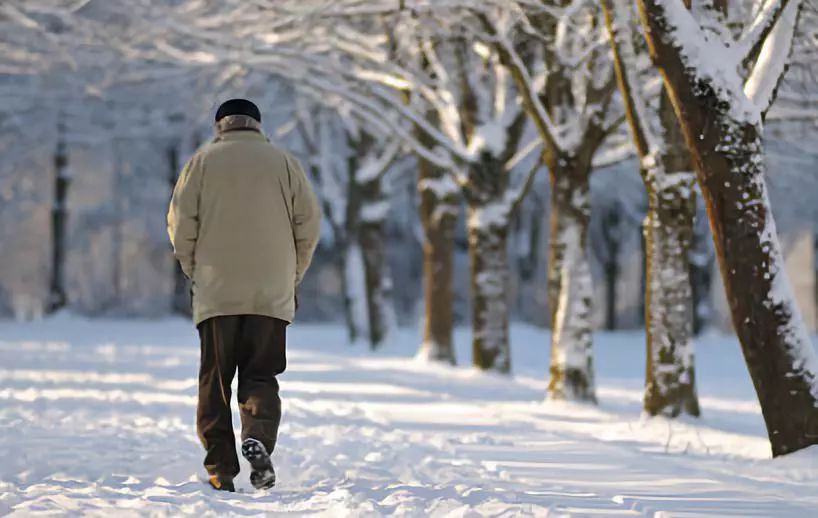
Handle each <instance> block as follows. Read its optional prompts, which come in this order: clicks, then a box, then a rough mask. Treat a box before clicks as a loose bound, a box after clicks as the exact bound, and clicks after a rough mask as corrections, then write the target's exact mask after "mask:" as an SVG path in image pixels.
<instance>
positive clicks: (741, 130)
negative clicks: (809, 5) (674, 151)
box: [638, 0, 818, 455]
mask: <svg viewBox="0 0 818 518" xmlns="http://www.w3.org/2000/svg"><path fill="white" fill-rule="evenodd" d="M638 5H639V10H640V15H641V20H642V25H643V26H644V30H645V35H646V38H647V41H648V45H649V48H650V53H651V56H652V58H653V60H654V62H655V63H656V66H657V67H658V68H659V69H660V70H661V72H662V77H663V80H664V84H665V86H666V87H667V90H668V94H669V96H670V100H671V101H672V104H673V108H674V110H675V112H676V115H677V117H678V118H679V122H680V123H681V127H682V130H683V133H684V136H685V140H686V142H687V146H688V148H689V149H690V152H691V153H692V155H693V162H694V165H695V166H696V172H697V174H698V180H699V184H700V186H701V190H702V194H703V195H704V198H705V201H706V204H707V208H708V214H709V217H710V223H711V228H712V230H713V238H714V240H715V243H716V250H717V253H718V258H719V265H720V266H721V271H722V277H723V280H724V285H725V290H726V292H727V299H728V302H729V305H730V310H731V313H732V317H733V324H734V326H735V328H736V332H737V333H738V336H739V340H740V342H741V346H742V351H743V353H744V358H745V360H746V362H747V366H748V369H749V371H750V375H751V377H752V378H753V383H754V385H755V388H756V392H757V394H758V397H759V401H760V403H761V409H762V413H763V415H764V419H765V422H766V424H767V431H768V434H769V437H770V442H771V445H772V452H773V455H782V454H785V453H789V452H791V451H795V450H798V449H801V448H804V447H806V446H809V445H811V444H815V443H816V441H818V380H816V377H818V358H816V354H815V351H814V350H813V347H812V343H811V342H810V339H809V336H808V333H807V330H806V327H805V325H804V322H803V320H802V317H801V315H800V313H799V310H798V308H797V306H796V305H795V301H794V298H793V296H792V292H791V288H790V285H789V281H788V280H787V277H786V273H785V270H784V265H783V259H782V253H781V246H780V244H779V241H778V237H777V233H776V226H775V222H774V220H773V216H772V212H771V211H770V204H769V198H768V195H767V186H766V182H765V180H764V174H765V170H766V165H765V161H764V156H763V150H764V146H763V142H762V136H763V120H764V116H765V114H766V113H767V111H768V110H769V108H770V106H771V105H772V103H773V100H774V99H775V96H776V92H777V90H778V86H779V84H780V82H781V78H782V77H783V75H784V73H785V72H786V69H787V63H788V62H789V55H790V52H791V49H792V43H793V37H794V34H795V31H796V27H797V23H798V15H799V11H800V8H801V2H800V1H798V0H794V1H793V0H777V1H771V2H766V3H765V4H764V5H763V8H762V9H760V10H758V12H757V13H755V16H753V19H752V20H751V21H750V22H749V23H747V24H744V25H743V27H741V30H740V31H739V34H738V37H737V38H734V37H733V35H732V33H731V31H730V28H729V27H727V25H726V23H725V17H724V16H723V15H722V14H721V12H720V10H719V9H718V8H717V6H715V5H714V4H713V3H711V2H701V3H697V5H696V9H695V10H692V11H691V10H689V9H688V6H686V5H685V3H684V2H683V1H682V0H639V1H638Z"/></svg>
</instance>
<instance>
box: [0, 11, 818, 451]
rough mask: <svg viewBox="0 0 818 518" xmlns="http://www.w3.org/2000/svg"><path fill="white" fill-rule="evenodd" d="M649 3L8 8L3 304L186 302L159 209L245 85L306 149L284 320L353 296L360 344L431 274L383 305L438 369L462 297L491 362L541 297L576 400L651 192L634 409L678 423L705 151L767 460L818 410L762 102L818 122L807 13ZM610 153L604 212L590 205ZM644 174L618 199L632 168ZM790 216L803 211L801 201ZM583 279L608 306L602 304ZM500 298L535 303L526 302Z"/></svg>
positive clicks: (699, 284)
mask: <svg viewBox="0 0 818 518" xmlns="http://www.w3.org/2000/svg"><path fill="white" fill-rule="evenodd" d="M640 5H641V8H642V9H641V15H642V25H643V26H644V28H643V29H641V30H640V29H639V26H638V24H637V19H636V17H635V16H632V13H631V11H632V10H633V6H631V5H629V4H628V3H627V2H618V1H615V0H606V2H603V3H602V4H599V3H596V2H591V1H589V0H572V1H569V0H560V1H552V0H541V1H540V0H518V1H511V0H490V1H477V0H453V1H446V2H429V1H426V0H406V1H402V2H394V1H386V0H384V1H371V2H360V1H357V0H339V1H332V2H330V1H324V0H311V1H307V2H304V1H299V2H296V1H291V0H281V1H276V2H221V1H216V0H204V1H196V2H193V1H187V0H182V1H178V2H154V3H133V2H124V1H120V0H114V1H110V2H94V1H91V2H88V1H81V2H78V1H76V0H59V1H54V2H45V1H39V0H34V1H31V2H22V1H20V0H8V1H7V2H4V3H3V5H2V6H0V29H2V36H0V48H2V50H3V54H2V57H0V74H2V75H0V96H2V99H3V101H4V102H3V104H2V106H0V153H2V160H0V182H2V183H0V189H1V191H0V192H2V195H3V196H4V200H8V201H11V202H13V203H11V204H10V205H8V204H7V205H4V206H2V207H0V217H1V218H3V221H4V222H5V223H4V227H5V228H4V227H0V235H2V239H3V246H2V249H3V254H4V256H3V264H4V265H8V266H4V268H3V270H2V271H0V311H6V312H16V313H17V314H18V316H20V317H32V316H38V315H40V314H41V313H43V312H46V311H51V310H56V309H58V308H60V307H62V306H63V302H65V303H66V305H67V307H68V308H69V309H71V310H74V311H82V312H85V313H89V314H100V313H114V314H133V315H146V314H151V315H160V314H165V313H167V312H169V311H179V312H183V311H184V310H185V307H186V304H187V297H186V293H187V286H186V283H185V281H184V279H183V278H181V277H180V276H179V272H178V271H177V270H175V266H174V264H173V263H172V261H171V259H170V253H169V249H168V247H167V246H166V243H165V237H164V228H163V223H162V220H163V217H164V206H165V204H166V202H167V195H168V193H169V184H172V183H173V182H174V181H175V174H176V170H178V168H179V164H180V163H183V162H184V160H185V159H186V158H187V156H188V155H189V154H190V153H192V152H193V150H194V149H195V147H196V146H197V145H199V144H201V143H203V142H205V141H207V139H208V138H209V135H210V131H211V129H210V125H211V124H210V118H211V116H212V115H211V114H212V111H213V108H214V106H215V104H217V103H218V101H220V100H222V98H223V97H227V96H239V95H242V96H247V97H251V98H253V99H254V100H256V101H257V102H258V103H259V104H260V105H261V106H262V109H263V111H264V114H265V115H264V117H265V120H264V123H265V127H266V130H267V134H268V135H269V136H270V138H271V139H272V140H274V141H275V142H277V143H279V144H281V145H283V146H285V147H287V148H289V149H292V150H293V151H294V152H295V153H297V154H298V155H299V156H300V158H301V159H302V161H303V162H304V164H305V166H306V168H307V169H308V171H309V172H310V174H311V176H312V179H313V181H314V184H315V185H316V188H317V189H318V191H319V194H320V197H321V199H322V202H323V206H324V209H325V214H326V225H325V239H324V242H323V244H322V248H321V249H320V250H319V255H318V258H317V260H316V266H315V269H314V272H313V275H311V276H310V278H308V279H307V281H306V283H305V285H304V286H303V287H302V290H303V291H302V297H301V300H300V303H301V310H300V316H301V317H302V318H314V319H320V320H326V319H328V318H335V317H336V316H337V317H338V318H339V319H340V318H341V315H343V320H344V321H345V322H346V327H347V329H348V337H349V339H350V341H356V340H359V339H365V340H366V341H368V342H369V343H370V345H371V346H372V347H373V348H374V347H379V346H381V345H384V344H388V343H389V339H388V336H389V335H388V332H389V329H390V328H391V326H393V325H394V324H395V322H396V321H397V320H398V318H397V316H396V315H395V314H394V313H395V311H396V307H397V306H396V305H395V304H394V301H393V295H402V296H405V294H406V293H407V292H412V293H415V292H416V291H419V290H420V286H414V285H415V284H417V285H420V284H422V285H423V288H422V291H423V300H422V301H420V300H419V301H418V310H417V314H414V313H415V311H414V309H412V310H408V311H407V310H406V309H401V315H399V316H400V317H401V319H403V320H404V321H408V322H412V321H414V320H415V317H416V316H420V317H421V318H422V320H423V326H422V327H423V335H422V337H420V342H421V346H420V351H419V356H421V357H423V358H426V359H430V360H435V361H441V362H444V363H453V362H454V361H455V356H454V352H453V348H452V341H453V338H452V336H453V328H454V326H455V324H456V323H458V319H462V315H468V317H467V318H465V319H464V320H468V322H469V323H470V327H471V330H472V362H473V364H474V365H475V366H477V367H479V368H481V369H490V370H494V371H497V372H501V373H505V372H508V371H509V369H510V361H509V358H510V355H511V354H512V353H513V349H512V344H511V340H510V334H509V323H510V321H511V320H512V319H513V318H515V317H518V318H520V317H521V316H522V315H524V314H525V315H532V314H533V315H541V316H540V317H539V318H538V319H537V322H538V323H547V324H550V327H551V329H552V332H551V358H552V361H551V366H550V369H551V380H550V384H549V395H550V397H553V398H559V399H563V398H564V399H575V400H582V401H589V402H593V401H595V400H596V392H595V389H594V372H593V352H592V346H591V344H592V334H593V328H594V326H595V325H600V324H604V325H605V326H606V327H608V328H610V329H613V328H616V327H618V326H619V325H621V322H622V320H623V319H622V318H620V316H621V315H620V308H621V307H623V306H626V305H627V306H629V307H631V308H633V307H636V306H638V305H639V304H640V301H639V296H638V295H637V296H635V297H634V296H631V295H629V290H624V289H622V288H623V287H628V286H635V285H637V284H638V283H639V282H640V280H639V278H638V277H639V275H638V274H634V273H633V272H638V271H639V268H632V265H633V264H634V263H639V264H641V253H640V251H639V249H638V247H636V246H635V245H634V243H635V242H636V240H634V239H629V238H627V236H628V235H634V234H635V232H638V228H637V227H638V225H639V219H640V218H641V214H642V211H643V210H646V212H647V216H646V218H645V221H644V229H643V231H644V236H645V250H644V255H645V256H646V268H645V269H646V282H645V287H644V288H645V289H644V290H643V291H644V294H643V295H642V297H643V298H644V300H645V307H646V311H645V312H646V319H645V320H646V330H647V348H648V359H649V361H648V364H647V369H646V370H647V372H646V394H645V408H646V410H647V411H648V412H649V413H651V414H664V415H669V416H676V415H678V414H680V413H683V412H686V413H689V414H693V415H697V414H698V412H699V409H698V403H697V400H696V388H695V381H694V380H695V375H694V374H695V369H694V359H693V351H692V340H693V338H692V335H693V332H694V331H697V330H701V328H702V327H704V325H705V320H706V318H707V312H706V311H703V310H702V309H701V308H706V307H707V306H708V304H707V302H708V298H707V297H708V295H707V293H708V292H709V281H708V278H709V274H710V273H711V272H710V262H711V257H712V254H711V248H710V247H709V246H707V242H708V240H709V239H710V237H709V235H708V234H707V229H706V225H705V224H703V221H702V219H701V217H700V218H699V220H698V221H697V220H696V215H697V213H698V212H700V211H698V209H697V202H696V196H695V193H696V190H697V186H696V177H695V175H694V174H693V172H692V169H693V167H694V166H695V168H696V170H697V172H698V180H699V183H700V184H701V190H702V192H703V194H704V198H705V201H706V202H707V206H708V210H709V216H710V219H711V222H712V226H713V229H714V237H715V242H716V245H717V246H716V249H717V250H718V251H719V259H720V264H721V267H722V275H723V277H724V279H725V283H726V286H727V292H728V300H729V302H730V306H731V312H732V315H733V322H734V324H735V327H736V330H737V331H738V333H739V335H740V336H741V337H742V343H743V344H744V349H745V354H746V355H747V358H748V364H749V365H750V370H751V373H752V375H753V377H754V380H755V381H756V385H757V388H758V390H759V395H760V398H761V399H762V402H763V406H764V408H765V417H766V418H767V420H768V424H769V427H770V430H771V438H772V436H773V435H776V437H777V438H776V439H775V440H773V443H774V451H776V452H777V453H783V452H785V451H790V450H792V449H795V448H799V447H801V446H803V445H805V444H808V443H809V442H810V439H809V438H808V437H809V435H808V434H807V435H804V434H803V433H801V432H799V429H798V426H801V425H798V426H796V425H795V424H793V420H792V418H791V416H792V415H794V414H795V413H800V412H802V411H804V412H806V413H807V415H809V416H812V411H811V410H809V411H808V407H809V408H811V407H810V405H811V404H812V402H814V401H813V400H814V399H815V397H816V396H815V393H814V392H813V389H812V388H811V387H812V385H813V378H814V376H815V372H816V371H815V370H814V368H813V367H812V366H811V365H812V363H811V362H812V361H813V360H811V359H810V358H811V353H810V351H811V349H810V348H809V345H808V342H807V340H808V339H807V338H806V331H805V329H806V328H805V327H804V326H802V325H801V324H799V319H798V317H797V311H796V310H795V304H794V302H793V300H792V297H790V296H789V295H787V294H786V290H785V289H784V288H783V286H785V285H786V283H785V282H784V281H783V275H782V273H781V271H782V266H781V255H782V254H781V250H779V247H778V246H777V241H776V238H775V234H776V232H775V228H774V225H773V224H772V218H771V217H770V207H769V206H768V204H767V195H766V186H765V183H764V178H763V176H764V173H765V167H764V158H765V156H764V146H763V141H762V128H763V124H762V123H764V122H766V123H767V125H768V126H769V127H770V128H771V133H772V135H773V136H775V137H780V138H781V139H782V140H788V139H789V140H794V139H791V138H789V137H790V136H791V135H794V134H797V135H798V136H799V137H798V139H797V140H799V141H805V142H811V140H810V139H812V138H814V130H815V120H816V119H815V115H816V110H815V106H816V99H815V95H814V93H812V92H814V91H815V90H814V88H813V83H812V82H811V80H812V77H811V75H810V70H811V64H813V63H814V58H815V55H816V44H815V41H816V40H815V34H814V25H809V24H807V25H804V24H803V23H802V24H801V25H800V26H799V25H796V23H795V21H796V20H797V15H798V13H799V12H801V16H803V17H810V18H809V19H810V20H814V19H815V18H814V17H815V12H814V10H812V9H809V8H805V7H802V6H801V4H800V2H793V1H792V0H790V1H789V2H785V1H780V2H776V1H772V0H771V1H769V2H764V3H763V4H759V3H758V2H752V1H750V0H748V1H746V2H744V1H742V2H736V3H735V4H731V5H730V6H729V7H730V9H729V10H726V9H725V8H726V7H727V5H726V3H724V2H713V3H711V2H694V6H693V7H694V8H693V9H692V10H690V11H689V10H688V9H687V8H686V5H685V3H684V2H683V1H681V0H655V1H648V0H645V1H644V2H641V4H640ZM603 7H605V8H606V10H607V13H605V12H604V11H603V9H602V8H603ZM799 9H800V11H799ZM604 14H607V19H606V18H605V17H604V16H603V15H604ZM805 19H806V18H805ZM606 22H607V23H606ZM799 27H800V29H799ZM804 27H807V28H806V29H804ZM799 31H800V32H799ZM661 33H667V35H668V36H669V37H671V36H675V39H673V38H671V39H670V40H667V41H664V40H661V41H659V40H658V39H657V38H659V36H658V34H661ZM646 38H647V39H646ZM663 42H664V43H663ZM697 42H698V43H697ZM648 44H650V45H648ZM649 46H650V50H651V52H652V55H653V58H654V61H655V62H656V67H654V66H653V65H651V63H650V62H649V59H648V47H649ZM791 47H792V48H793V49H794V50H793V52H792V53H791V52H790V48H791ZM700 51H702V52H705V53H711V54H712V55H713V56H718V57H719V59H721V60H722V61H721V62H719V63H718V64H714V61H712V60H707V59H705V58H702V57H701V52H700ZM697 53H698V54H697ZM694 54H697V56H698V57H696V56H694ZM789 54H792V55H793V57H792V59H791V60H790V61H792V62H793V63H794V66H793V68H792V70H791V71H790V73H789V74H787V75H786V81H782V78H783V77H784V72H785V67H784V66H782V64H784V63H786V62H787V59H785V57H786V56H788V55H789ZM774 57H775V58H776V59H773V58H774ZM725 63H726V64H728V65H729V66H726V67H723V66H722V65H723V64H725ZM657 70H658V71H660V72H661V73H662V75H661V76H660V75H659V74H658V73H657ZM617 80H618V84H617ZM617 86H618V87H619V88H617ZM777 92H778V93H780V95H778V96H776V95H775V94H776V93H777ZM776 97H779V98H780V99H779V100H778V102H776V104H775V105H773V103H772V101H773V99H774V98H776ZM625 119H627V120H628V122H629V125H630V130H631V134H630V135H628V132H627V128H625V127H624V125H623V124H622V123H623V122H624V121H625ZM679 119H681V124H680V123H679ZM768 135H769V134H768ZM804 147H807V146H804ZM801 152H803V157H805V158H804V160H805V161H807V162H808V161H809V160H811V159H814V157H813V158H810V157H811V155H809V152H808V150H802V151H801ZM801 152H799V156H801V155H800V153H801ZM634 155H636V160H637V163H634V161H633V156H634ZM69 168H70V170H71V171H73V172H74V173H75V176H74V177H72V181H71V182H69V181H68V178H69V176H68V174H67V171H69ZM543 168H547V169H548V171H549V177H548V181H546V180H545V177H541V178H540V180H539V181H538V173H539V172H540V171H541V170H542V169H543ZM602 168H608V171H606V174H608V173H609V172H610V176H609V177H607V178H608V179H606V180H605V181H604V182H599V183H598V184H597V189H598V190H599V189H602V190H605V191H606V192H605V197H604V199H605V205H603V206H598V207H592V206H591V201H590V200H591V199H592V196H591V195H590V194H591V190H592V189H594V186H593V184H594V182H593V181H592V180H591V173H592V172H593V171H595V170H599V169H602ZM637 169H638V170H639V171H640V172H641V176H642V181H643V183H642V184H643V186H644V192H636V193H634V190H633V189H632V188H630V187H627V186H629V185H633V184H632V183H630V182H629V181H628V180H627V178H629V177H626V176H622V175H629V174H630V175H634V176H633V177H634V178H635V171H636V170H637ZM771 169H773V168H771ZM786 169H787V171H790V170H791V169H792V167H790V166H787V167H786ZM44 173H47V174H44ZM773 173H775V171H773ZM617 175H620V176H622V177H623V180H621V181H620V180H618V176H617ZM540 176H541V175H540ZM794 176H803V175H800V174H796V173H794V172H793V173H792V177H794ZM788 178H791V177H788ZM788 181H789V180H788ZM799 181H800V180H799ZM626 187H627V188H626ZM618 190H621V192H617V191H618ZM531 191H535V193H536V197H535V198H529V197H527V194H528V193H530V192H531ZM601 198H602V197H599V196H598V197H597V198H596V199H601ZM643 200H644V201H643ZM804 205H807V204H806V203H805V204H804ZM645 207H646V209H645ZM785 208H786V207H785ZM592 211H597V213H596V215H595V217H596V218H598V220H599V221H601V223H600V225H599V232H596V231H594V232H596V233H594V234H592V232H591V229H590V226H589V225H590V221H591V215H592ZM599 218H601V219H599ZM791 219H793V220H795V219H798V218H791ZM800 219H801V220H806V221H808V223H807V225H811V228H810V231H811V232H813V233H814V231H815V228H818V224H816V221H815V220H818V216H815V213H814V212H808V213H807V216H805V217H801V218H800ZM398 220H400V223H398ZM546 220H547V221H548V222H549V225H545V224H544V223H545V221H546ZM407 222H408V223H407ZM398 226H400V232H402V233H403V237H402V238H401V241H400V243H401V245H400V246H401V249H400V250H397V251H396V243H398V241H397V240H396V239H395V238H394V234H396V233H397V232H396V231H395V229H396V228H397V227H398ZM6 228H13V229H14V231H13V232H11V231H9V232H7V231H6ZM46 236H47V237H46ZM589 239H590V240H591V241H593V243H589ZM406 243H410V244H411V245H412V246H408V245H406ZM589 244H590V245H593V246H594V252H595V253H594V254H589V253H588V249H589ZM460 245H462V247H461V246H460ZM523 245H524V246H523ZM461 248H464V249H466V251H467V253H464V252H463V251H462V250H461ZM546 248H547V250H546ZM546 252H547V253H546ZM396 255H397V256H400V257H399V259H401V260H396V258H395V256H396ZM31 257H36V258H38V259H36V260H28V258H31ZM748 258H749V259H751V260H748ZM512 259H516V260H512ZM467 260H468V261H469V265H468V268H467V267H466V264H465V261H467ZM421 262H422V268H421ZM415 263H417V264H415ZM421 271H422V279H421V278H420V277H419V275H420V272H421ZM546 271H547V274H546V273H543V275H537V272H546ZM594 272H598V273H597V276H598V279H594V278H593V275H594V274H595V273H594ZM813 275H814V274H813ZM21 279H24V280H22V281H21ZM38 279H39V280H38ZM600 279H601V280H602V282H604V284H605V286H606V288H605V290H604V293H605V294H606V296H605V299H606V303H605V304H592V299H593V298H594V295H593V293H594V292H593V287H594V281H595V280H600ZM631 291H633V292H636V291H638V290H631ZM813 291H814V290H813ZM515 292H516V293H515ZM703 294H704V295H703ZM810 296H814V295H810ZM629 297H630V298H629ZM512 300H517V301H525V302H518V304H517V305H518V312H517V313H516V314H515V310H514V305H513V304H511V301H512ZM527 301H534V304H531V305H532V306H534V307H525V308H524V309H525V311H519V306H521V305H526V306H528V302H527ZM600 302H601V301H600ZM595 305H596V306H597V309H596V310H595V308H594V306H595ZM603 307H604V309H601V308H603ZM595 311H596V312H597V313H596V314H599V313H604V314H603V315H602V317H600V318H599V322H594V318H595V316H594V315H595ZM632 312H633V311H632ZM407 313H409V314H407ZM529 318H530V317H529ZM773 344H775V345H773ZM635 368H636V366H635ZM782 380H786V382H785V381H782ZM805 409H807V410H805ZM809 419H812V417H810V418H809ZM809 423H812V421H809ZM809 423H808V424H809ZM811 426H812V425H811V424H810V425H809V426H807V431H808V433H812V431H810V430H813V428H810V427H811ZM773 432H777V433H775V434H773ZM776 441H777V442H776Z"/></svg>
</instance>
